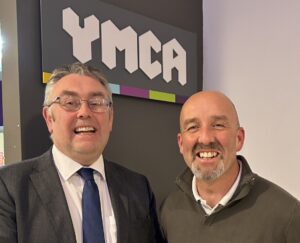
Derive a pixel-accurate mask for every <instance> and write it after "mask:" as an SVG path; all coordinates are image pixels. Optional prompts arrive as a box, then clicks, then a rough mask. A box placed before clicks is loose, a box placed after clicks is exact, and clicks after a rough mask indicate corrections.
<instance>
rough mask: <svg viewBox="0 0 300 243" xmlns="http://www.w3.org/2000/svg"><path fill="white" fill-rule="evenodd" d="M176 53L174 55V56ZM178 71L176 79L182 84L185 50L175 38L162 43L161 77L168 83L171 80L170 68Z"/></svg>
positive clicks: (184, 69) (184, 76) (184, 73)
mask: <svg viewBox="0 0 300 243" xmlns="http://www.w3.org/2000/svg"><path fill="white" fill-rule="evenodd" d="M174 54H176V56H174ZM173 68H176V69H177V71H178V81H179V83H180V84H181V85H182V86H183V85H185V84H186V79H187V77H186V51H185V50H184V49H183V47H182V46H181V45H180V44H179V43H178V41H177V40H176V39H172V40H170V41H169V42H167V43H166V44H164V45H163V78H164V80H165V81H166V82H167V83H169V82H170V81H171V80H172V69H173Z"/></svg>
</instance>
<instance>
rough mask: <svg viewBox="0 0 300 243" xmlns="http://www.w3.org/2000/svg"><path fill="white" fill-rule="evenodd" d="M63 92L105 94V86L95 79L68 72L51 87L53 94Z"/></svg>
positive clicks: (82, 94) (81, 94)
mask: <svg viewBox="0 0 300 243" xmlns="http://www.w3.org/2000/svg"><path fill="white" fill-rule="evenodd" d="M63 92H71V93H74V94H76V95H79V96H88V95H91V94H95V93H99V94H102V95H103V96H107V95H108V92H107V90H106V89H105V87H104V86H103V85H102V84H101V83H100V82H99V81H98V80H96V79H94V78H92V77H89V76H84V75H79V74H69V75H66V76H64V77H63V78H61V79H60V80H59V81H58V82H57V83H56V84H55V85H54V87H53V92H52V93H53V95H59V94H61V93H63Z"/></svg>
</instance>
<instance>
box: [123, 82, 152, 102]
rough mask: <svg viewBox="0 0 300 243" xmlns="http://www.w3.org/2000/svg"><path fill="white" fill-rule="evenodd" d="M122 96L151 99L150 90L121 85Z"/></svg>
mask: <svg viewBox="0 0 300 243" xmlns="http://www.w3.org/2000/svg"><path fill="white" fill-rule="evenodd" d="M120 94H122V95H128V96H134V97H140V98H146V99H149V90H146V89H140V88H133V87H128V86H124V85H121V87H120Z"/></svg>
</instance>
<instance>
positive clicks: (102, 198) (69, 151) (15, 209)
mask: <svg viewBox="0 0 300 243" xmlns="http://www.w3.org/2000/svg"><path fill="white" fill-rule="evenodd" d="M43 116H44V119H45V121H46V124H47V127H48V131H49V133H50V137H51V139H52V141H53V146H52V147H51V148H50V149H49V151H47V152H46V153H45V154H43V155H41V156H40V157H37V158H33V159H30V160H27V161H23V162H22V163H16V164H13V165H8V166H6V167H4V168H2V169H1V170H0V242H1V243H6V242H7V243H17V242H18V243H56V242H57V243H63V242H64V243H75V242H76V243H96V242H97V243H104V242H105V243H154V242H160V241H161V235H160V230H159V225H158V222H157V215H156V209H155V199H154V195H153V193H152V191H151V188H150V186H149V183H148V180H147V179H146V178H145V177H144V176H143V175H140V174H137V173H135V172H132V171H130V170H128V169H126V168H124V167H122V166H120V165H118V164H115V163H113V162H110V161H107V160H105V159H104V158H103V156H102V152H103V150H104V148H105V146H106V144H107V142H108V139H109V135H110V132H111V130H112V124H113V106H112V94H111V91H110V89H109V86H108V83H107V81H106V79H105V78H104V77H103V76H102V74H101V73H100V72H99V71H98V70H97V69H94V68H92V67H90V66H87V65H84V64H81V63H74V64H71V65H69V66H65V67H62V68H58V69H55V70H54V71H53V73H52V76H51V77H50V80H49V82H48V83H47V86H46V89H45V100H44V107H43Z"/></svg>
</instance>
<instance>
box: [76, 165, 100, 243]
mask: <svg viewBox="0 0 300 243" xmlns="http://www.w3.org/2000/svg"><path fill="white" fill-rule="evenodd" d="M93 172H94V170H93V169H90V168H81V169H80V170H79V171H78V174H79V175H80V176H81V177H82V178H83V179H84V187H83V192H82V229H83V243H105V240H104V232H103V223H102V216H101V206H100V197H99V191H98V186H97V184H96V183H95V180H94V176H93Z"/></svg>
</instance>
